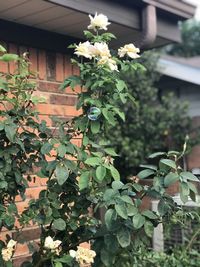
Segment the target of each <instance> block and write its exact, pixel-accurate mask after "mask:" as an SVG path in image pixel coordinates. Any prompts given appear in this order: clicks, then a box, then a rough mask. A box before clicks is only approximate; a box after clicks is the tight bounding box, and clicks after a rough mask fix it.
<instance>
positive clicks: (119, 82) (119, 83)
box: [116, 80, 127, 92]
mask: <svg viewBox="0 0 200 267" xmlns="http://www.w3.org/2000/svg"><path fill="white" fill-rule="evenodd" d="M116 87H117V90H118V91H119V92H121V91H123V90H124V89H125V88H126V87H127V86H126V83H125V82H124V81H123V80H117V83H116Z"/></svg>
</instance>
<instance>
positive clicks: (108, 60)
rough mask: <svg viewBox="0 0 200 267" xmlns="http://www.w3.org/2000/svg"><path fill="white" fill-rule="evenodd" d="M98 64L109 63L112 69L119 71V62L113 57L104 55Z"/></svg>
mask: <svg viewBox="0 0 200 267" xmlns="http://www.w3.org/2000/svg"><path fill="white" fill-rule="evenodd" d="M97 64H98V65H107V66H108V67H109V68H110V70H112V71H114V70H115V71H118V68H117V63H116V61H115V60H114V59H112V58H109V57H102V58H100V59H99V61H98V63H97Z"/></svg>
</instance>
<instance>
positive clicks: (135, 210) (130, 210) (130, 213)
mask: <svg viewBox="0 0 200 267" xmlns="http://www.w3.org/2000/svg"><path fill="white" fill-rule="evenodd" d="M126 210H127V214H128V216H133V215H135V214H137V213H138V208H136V207H135V206H133V205H132V204H127V207H126Z"/></svg>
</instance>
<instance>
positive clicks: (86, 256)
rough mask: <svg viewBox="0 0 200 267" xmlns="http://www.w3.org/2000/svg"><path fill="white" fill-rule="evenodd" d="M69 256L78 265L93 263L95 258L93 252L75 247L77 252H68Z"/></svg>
mask: <svg viewBox="0 0 200 267" xmlns="http://www.w3.org/2000/svg"><path fill="white" fill-rule="evenodd" d="M69 254H70V256H71V257H72V258H75V259H76V261H77V262H78V263H79V264H90V263H93V262H94V257H95V256H96V253H95V251H93V250H91V249H88V248H83V247H77V251H75V250H70V251H69Z"/></svg>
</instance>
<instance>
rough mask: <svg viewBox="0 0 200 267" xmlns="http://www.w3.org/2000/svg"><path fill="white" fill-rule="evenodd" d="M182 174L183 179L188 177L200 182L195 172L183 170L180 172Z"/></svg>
mask: <svg viewBox="0 0 200 267" xmlns="http://www.w3.org/2000/svg"><path fill="white" fill-rule="evenodd" d="M180 176H181V177H182V178H183V179H186V180H190V181H195V182H199V181H200V180H199V179H198V178H197V177H196V176H195V175H194V174H192V173H191V172H181V173H180Z"/></svg>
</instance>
